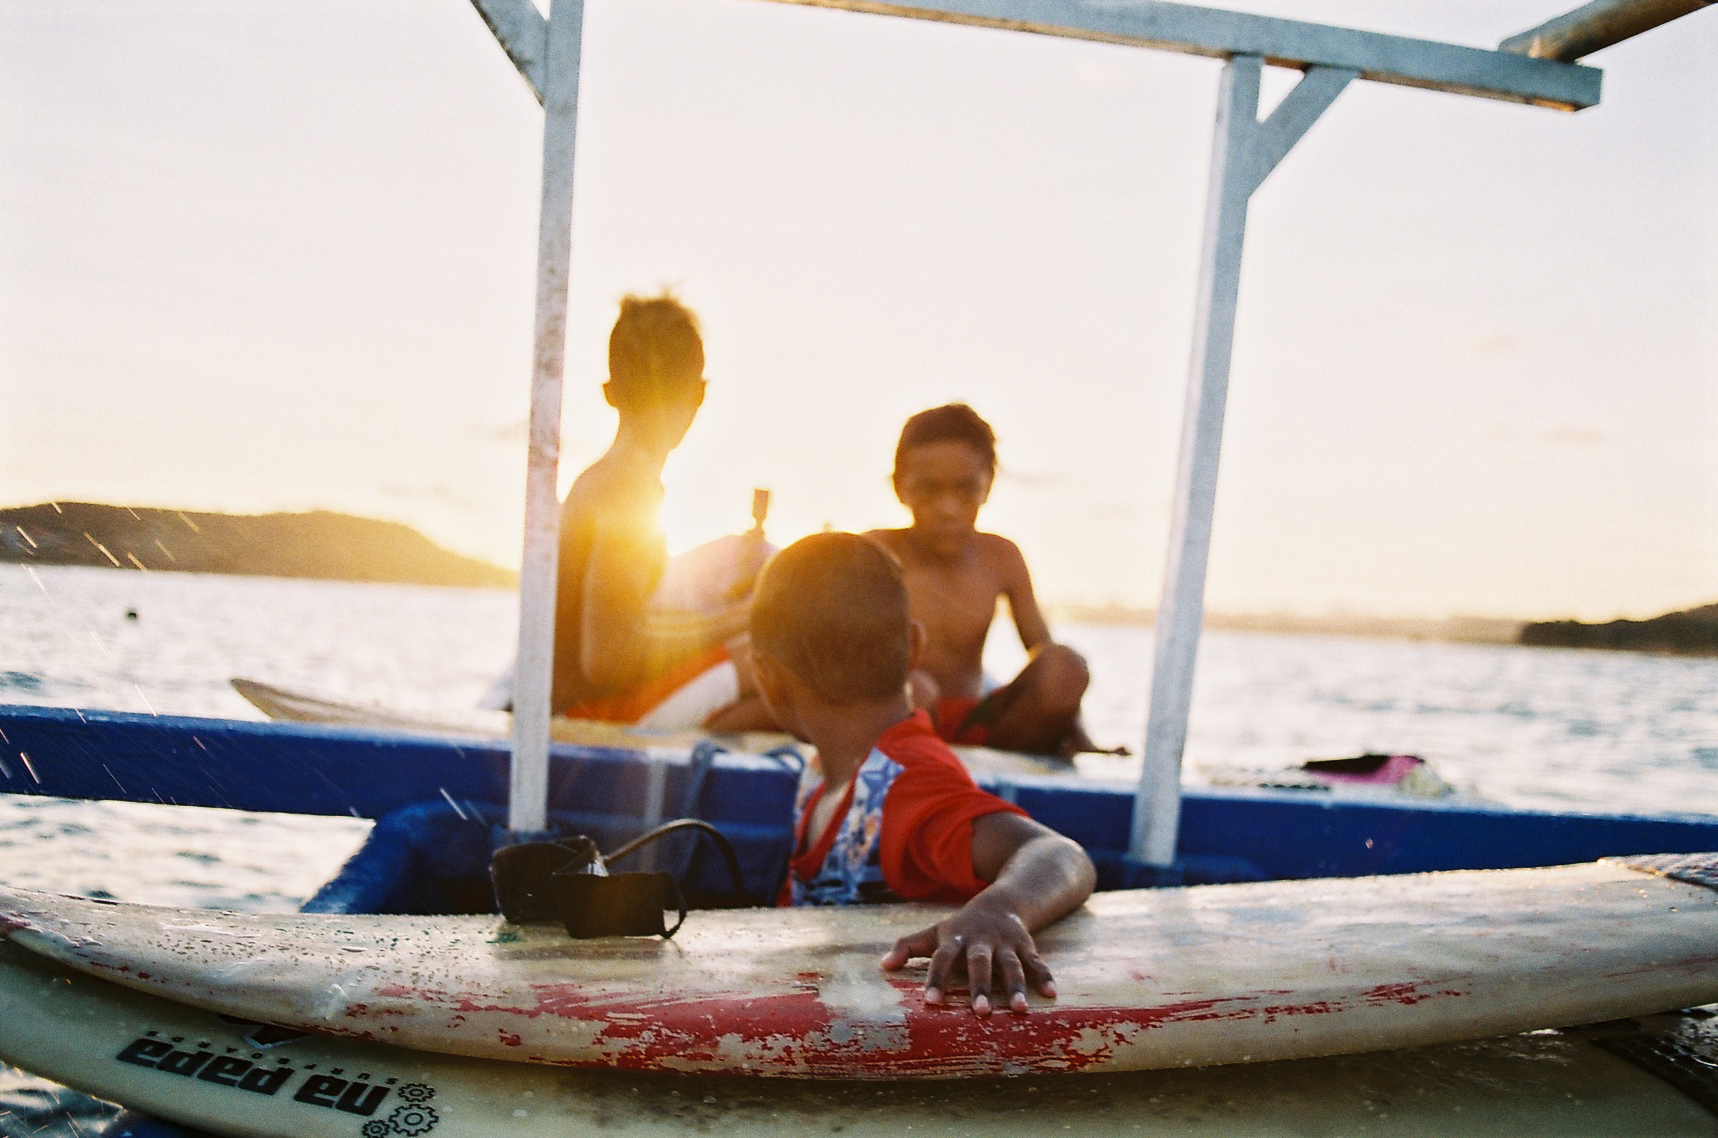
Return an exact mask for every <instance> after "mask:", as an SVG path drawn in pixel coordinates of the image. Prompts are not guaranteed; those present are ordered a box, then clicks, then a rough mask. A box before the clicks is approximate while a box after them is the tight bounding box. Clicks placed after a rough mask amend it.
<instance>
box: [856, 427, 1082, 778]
mask: <svg viewBox="0 0 1718 1138" xmlns="http://www.w3.org/2000/svg"><path fill="white" fill-rule="evenodd" d="M995 477H996V435H995V434H994V433H993V432H992V431H991V429H990V424H989V423H986V422H985V421H984V420H983V419H981V418H979V416H978V413H977V412H975V411H974V410H973V409H972V408H971V407H968V406H967V405H966V404H964V403H951V404H949V405H948V406H946V407H934V408H932V409H931V410H929V411H921V412H919V413H918V414H917V415H914V416H913V417H912V418H910V419H908V420H907V423H906V426H904V427H902V428H901V440H900V443H899V444H898V445H897V446H896V447H895V472H894V477H893V481H894V486H895V495H896V497H898V498H900V500H901V504H902V505H904V506H906V507H907V508H908V509H909V510H911V511H912V515H913V524H912V525H911V526H910V527H908V528H906V529H885V530H873V531H872V532H871V533H870V534H868V535H867V536H868V537H872V538H875V539H876V540H877V541H879V542H881V543H882V544H883V545H884V546H885V547H887V548H888V550H889V552H891V553H893V554H894V555H895V556H896V557H898V558H900V561H901V565H902V566H903V567H904V569H905V570H906V575H907V593H908V596H909V597H910V598H911V599H912V611H913V616H914V617H915V618H916V619H918V620H921V621H923V622H924V625H925V628H926V631H927V633H928V641H927V643H926V648H925V653H924V658H923V659H922V660H921V661H920V662H919V663H918V664H916V665H915V666H914V671H913V676H912V684H913V689H912V690H913V698H914V701H915V704H916V705H917V706H919V707H922V708H925V709H926V710H927V711H929V712H930V713H931V718H932V722H934V723H935V724H936V729H937V733H938V734H939V735H941V736H942V737H943V738H944V739H946V740H948V741H949V742H951V743H957V744H959V743H967V744H978V745H982V746H988V747H997V748H1000V749H1002V750H1005V751H1026V752H1031V753H1035V754H1061V755H1072V754H1073V753H1074V752H1076V751H1089V750H1093V749H1095V748H1094V747H1093V745H1092V741H1091V740H1090V739H1088V738H1087V737H1086V733H1085V730H1084V729H1083V728H1082V727H1081V726H1080V700H1081V698H1082V697H1083V696H1084V695H1085V691H1086V683H1087V680H1088V679H1089V676H1088V673H1087V670H1086V662H1085V660H1083V659H1082V658H1081V657H1080V655H1079V653H1077V652H1075V651H1074V650H1073V649H1072V648H1069V647H1068V646H1067V645H1065V644H1057V643H1055V642H1053V641H1052V640H1051V639H1050V628H1049V626H1048V625H1047V624H1046V623H1045V621H1044V616H1043V614H1042V613H1041V612H1040V611H1039V608H1038V600H1037V597H1036V596H1034V595H1033V592H1032V577H1031V575H1030V574H1029V573H1028V572H1027V571H1026V560H1025V558H1023V557H1021V555H1020V549H1019V547H1017V546H1016V545H1015V544H1014V543H1013V542H1012V541H1009V540H1008V539H1007V538H1005V537H1002V536H1001V535H999V534H994V533H985V532H983V531H981V530H979V528H978V512H979V510H980V509H981V508H982V507H983V506H984V503H985V502H986V501H987V500H988V499H989V497H990V485H991V482H992V481H994V479H995ZM1001 600H1006V601H1007V602H1008V608H1009V612H1010V614H1011V615H1012V616H1013V618H1014V627H1015V628H1016V629H1017V630H1018V631H1019V633H1020V643H1021V644H1022V645H1023V646H1024V647H1025V649H1026V652H1027V655H1028V659H1027V663H1026V667H1025V668H1023V669H1022V670H1021V672H1020V674H1019V675H1018V676H1015V677H1014V678H1013V679H1012V680H1010V681H1008V682H1007V683H1005V684H1003V685H1002V686H1001V687H998V688H996V689H995V690H994V691H986V690H985V681H984V670H983V660H984V642H985V638H986V637H987V636H988V635H989V633H990V624H991V621H992V619H993V618H994V617H995V616H996V605H997V602H998V601H1001Z"/></svg>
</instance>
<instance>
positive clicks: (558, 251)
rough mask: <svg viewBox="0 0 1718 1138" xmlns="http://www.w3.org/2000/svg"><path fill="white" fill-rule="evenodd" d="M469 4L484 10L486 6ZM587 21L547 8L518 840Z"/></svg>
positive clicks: (552, 551)
mask: <svg viewBox="0 0 1718 1138" xmlns="http://www.w3.org/2000/svg"><path fill="white" fill-rule="evenodd" d="M476 2H477V3H478V4H479V6H480V7H481V6H482V3H483V0H476ZM584 18H585V8H584V0H554V3H553V6H552V7H551V8H550V10H549V22H548V28H547V33H548V37H547V43H546V51H545V53H544V59H543V85H542V93H543V198H542V212H541V214H540V215H539V218H538V222H537V318H536V338H535V345H534V348H533V352H532V368H531V442H530V453H529V457H528V459H527V462H526V471H525V552H524V559H523V562H522V564H521V566H520V570H519V662H518V667H517V668H516V670H515V674H514V677H513V766H512V772H511V773H512V778H511V783H510V787H509V794H508V813H507V825H508V827H509V828H510V829H512V830H513V831H514V832H515V833H521V832H530V831H534V830H541V829H543V828H544V825H545V822H546V820H547V810H548V806H547V803H548V788H549V715H550V711H551V708H550V707H549V686H550V679H551V673H552V670H553V667H554V652H555V567H556V555H557V553H558V549H557V545H558V541H559V537H560V499H559V496H558V494H557V492H556V485H555V482H556V474H557V470H558V468H559V465H560V455H561V373H562V371H563V370H564V368H565V364H566V350H567V278H568V274H569V271H570V268H571V264H572V244H573V146H574V142H575V134H576V128H577V125H578V109H579V48H580V40H581V38H582V36H583V31H584ZM509 54H511V51H510V52H509ZM521 70H523V68H521ZM527 77H529V76H527Z"/></svg>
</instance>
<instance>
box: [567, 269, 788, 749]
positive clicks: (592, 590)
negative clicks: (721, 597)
mask: <svg viewBox="0 0 1718 1138" xmlns="http://www.w3.org/2000/svg"><path fill="white" fill-rule="evenodd" d="M608 357H609V381H608V382H607V383H606V384H604V385H603V395H604V397H605V398H606V399H607V400H608V403H609V406H611V407H613V408H614V409H615V410H616V411H617V412H618V413H619V415H620V425H619V427H618V428H617V429H616V432H615V438H614V442H613V443H612V444H611V445H610V446H609V448H608V451H607V452H606V453H605V454H604V455H603V456H602V457H601V458H599V459H598V460H597V461H596V462H595V463H593V464H592V465H591V466H590V468H589V469H587V470H586V471H585V472H584V473H583V474H581V475H579V477H578V480H577V481H576V482H574V483H573V486H572V489H571V490H569V491H568V493H567V499H566V502H565V503H564V504H563V505H562V509H561V542H560V565H559V573H558V579H557V589H556V600H555V667H554V681H553V689H552V695H551V699H552V703H551V706H552V707H553V708H554V709H555V711H556V712H558V713H561V714H571V715H574V716H579V717H582V718H588V719H603V720H610V721H614V722H622V723H635V722H638V721H639V719H640V718H642V717H644V716H646V715H648V714H650V713H651V712H652V711H653V710H654V709H656V708H657V707H659V706H660V705H662V704H663V703H664V701H665V700H667V698H668V697H669V696H671V695H674V694H675V693H676V692H677V691H681V690H682V689H685V688H686V685H688V684H689V683H691V682H692V681H693V680H697V679H699V678H700V677H707V676H709V675H711V674H712V673H713V671H714V670H715V669H724V668H725V669H727V672H729V673H731V672H733V665H732V664H731V663H728V662H727V661H728V655H729V653H728V647H727V645H728V643H729V642H731V641H732V642H735V643H736V645H737V644H738V643H742V642H741V641H736V638H740V637H742V636H743V634H744V632H745V627H746V616H747V607H746V603H745V600H744V599H743V598H742V599H740V600H739V601H737V602H736V603H735V604H734V605H732V606H731V608H729V609H727V610H726V611H714V612H710V613H706V614H700V615H699V616H698V617H697V618H695V619H689V618H688V617H687V616H686V615H685V614H674V615H673V616H672V618H666V617H665V616H664V614H662V613H659V612H655V611H653V610H652V607H651V598H652V595H653V594H654V592H655V590H656V588H657V585H658V584H659V582H660V581H661V579H662V574H663V571H664V569H665V567H666V566H667V563H668V551H667V545H666V543H665V540H664V538H663V534H662V528H661V521H660V514H661V509H662V468H663V465H664V463H665V462H666V461H667V459H668V455H669V454H670V453H671V452H672V451H673V450H674V448H675V447H677V446H679V445H680V442H681V440H682V439H684V438H685V437H686V432H687V430H688V429H689V428H690V427H691V425H692V420H693V417H694V416H696V415H697V413H698V408H699V407H700V406H702V404H703V402H704V341H703V338H702V336H701V335H700V333H699V330H698V320H697V317H696V316H694V315H693V314H692V312H691V311H690V310H688V309H687V308H686V307H685V306H683V305H682V304H680V303H679V302H678V301H677V300H675V299H674V298H673V297H672V296H667V295H664V296H659V297H653V298H650V299H645V298H642V297H636V296H629V297H626V298H625V299H624V300H622V301H621V305H620V317H619V319H617V320H616V321H615V324H614V330H613V332H612V333H610V335H609V344H608ZM766 553H767V549H766V547H765V546H764V545H763V541H762V535H761V533H760V534H759V537H758V550H757V562H758V564H759V565H761V564H762V561H763V558H764V556H765V554H766ZM753 569H754V571H755V569H756V566H754V567H753ZM716 674H717V677H718V679H719V680H720V682H718V683H716V684H714V685H712V686H713V687H714V688H715V689H716V694H715V695H713V696H708V697H706V702H707V703H711V704H714V706H715V707H716V708H718V709H719V708H721V707H722V706H723V705H724V704H726V705H729V708H730V710H734V709H737V708H738V707H739V705H740V704H741V703H744V702H745V701H743V700H741V697H740V691H739V680H738V676H737V674H735V675H732V676H728V675H726V674H725V673H716ZM736 701H737V702H736ZM752 702H753V703H756V700H755V697H753V699H752ZM757 706H758V707H760V708H761V704H758V705H757ZM709 710H710V708H709V707H704V708H702V709H699V710H698V711H696V712H695V714H694V717H693V718H694V722H692V723H687V724H681V723H672V724H671V723H661V724H656V725H658V726H664V727H670V726H696V725H697V723H696V720H698V719H702V718H704V716H705V712H707V711H709ZM722 714H723V713H722V712H721V711H720V710H717V711H716V713H715V715H714V716H712V717H711V718H713V719H720V718H721V716H722ZM744 725H745V724H742V726H744Z"/></svg>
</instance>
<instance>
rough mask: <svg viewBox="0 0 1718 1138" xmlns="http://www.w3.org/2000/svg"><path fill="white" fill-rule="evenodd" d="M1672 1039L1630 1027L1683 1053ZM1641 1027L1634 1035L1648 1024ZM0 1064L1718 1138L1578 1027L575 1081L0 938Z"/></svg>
mask: <svg viewBox="0 0 1718 1138" xmlns="http://www.w3.org/2000/svg"><path fill="white" fill-rule="evenodd" d="M1673 1024H1674V1026H1673V1027H1672V1029H1671V1032H1665V1033H1663V1034H1659V1035H1646V1034H1644V1033H1643V1034H1642V1036H1641V1038H1643V1039H1645V1040H1648V1041H1649V1042H1652V1043H1654V1044H1658V1045H1660V1046H1665V1045H1668V1046H1672V1047H1674V1046H1677V1040H1678V1036H1677V1035H1675V1034H1672V1032H1674V1030H1676V1027H1679V1026H1680V1024H1675V1021H1673ZM1643 1026H1644V1025H1643ZM0 1060H3V1061H5V1062H8V1063H12V1064H14V1065H16V1066H19V1067H22V1068H25V1069H27V1070H30V1071H32V1072H35V1073H37V1074H39V1075H42V1076H43V1077H46V1078H50V1079H54V1080H56V1081H58V1082H61V1083H64V1084H66V1085H68V1086H72V1087H75V1088H77V1089H80V1090H83V1091H85V1092H87V1093H89V1094H93V1095H96V1096H98V1097H100V1098H104V1099H107V1100H108V1101H111V1102H117V1103H121V1104H123V1105H125V1106H128V1107H130V1108H132V1109H134V1110H140V1111H144V1112H146V1113H148V1114H152V1115H155V1116H157V1117H160V1118H166V1119H170V1120H172V1121H176V1122H180V1123H183V1124H185V1125H188V1126H193V1127H196V1128H198V1129H199V1130H205V1131H209V1132H212V1133H215V1134H228V1135H245V1136H250V1138H397V1136H408V1138H496V1136H505V1138H567V1136H569V1135H599V1134H603V1135H607V1134H622V1135H628V1136H630V1138H707V1136H708V1135H710V1134H722V1133H737V1134H765V1133H767V1134H770V1135H773V1136H779V1138H829V1136H830V1135H840V1136H841V1138H902V1136H903V1135H910V1136H912V1138H970V1136H971V1135H973V1134H975V1133H981V1134H984V1135H987V1136H989V1138H1043V1136H1044V1135H1046V1134H1049V1135H1055V1134H1079V1135H1084V1136H1088V1138H1112V1136H1113V1138H1122V1136H1127V1138H1166V1136H1169V1135H1178V1136H1185V1138H1218V1136H1221V1138H1267V1136H1284V1138H1286V1136H1288V1135H1296V1136H1304V1135H1307V1134H1351V1135H1362V1134H1389V1135H1392V1136H1394V1138H1400V1136H1404V1135H1410V1136H1411V1135H1450V1134H1458V1133H1459V1134H1462V1135H1468V1136H1473V1138H1518V1136H1520V1135H1523V1134H1556V1135H1562V1136H1567V1138H1589V1136H1591V1138H1597V1136H1600V1135H1603V1136H1605V1138H1665V1136H1666V1135H1676V1136H1678V1138H1718V1116H1714V1115H1713V1114H1711V1113H1709V1112H1708V1111H1706V1110H1704V1109H1702V1107H1700V1106H1699V1105H1697V1104H1696V1102H1695V1101H1693V1100H1692V1099H1690V1098H1689V1097H1687V1096H1685V1095H1684V1094H1683V1093H1681V1092H1680V1091H1678V1090H1676V1089H1674V1088H1673V1087H1672V1086H1670V1085H1668V1084H1667V1083H1665V1082H1662V1081H1660V1080H1659V1079H1658V1078H1656V1077H1654V1076H1653V1075H1651V1074H1648V1073H1646V1072H1645V1071H1643V1070H1641V1069H1638V1068H1636V1067H1635V1066H1633V1065H1631V1064H1630V1063H1627V1062H1624V1061H1623V1060H1621V1059H1619V1058H1616V1057H1615V1056H1614V1055H1612V1054H1609V1053H1607V1052H1606V1051H1603V1050H1601V1049H1600V1048H1599V1047H1597V1046H1594V1044H1593V1043H1592V1042H1589V1041H1588V1040H1587V1039H1586V1038H1584V1037H1583V1036H1582V1035H1580V1034H1573V1035H1571V1034H1565V1033H1550V1032H1543V1033H1538V1034H1534V1035H1528V1036H1516V1037H1512V1038H1507V1039H1500V1040H1493V1041H1487V1042H1481V1043H1472V1044H1452V1045H1444V1046H1441V1047H1431V1048H1422V1049H1418V1050H1413V1051H1395V1052H1384V1053H1377V1054H1371V1055H1361V1056H1349V1057H1344V1058H1335V1059H1309V1060H1302V1061H1299V1062H1294V1063H1271V1064H1260V1065H1258V1066H1255V1067H1251V1068H1249V1069H1248V1070H1247V1072H1246V1075H1245V1078H1237V1076H1236V1072H1235V1071H1234V1070H1233V1069H1232V1068H1221V1067H1216V1068H1205V1069H1202V1070H1173V1071H1147V1072H1139V1073H1133V1074H1123V1075H1112V1076H1104V1077H1097V1078H1091V1079H1063V1078H1042V1077H1041V1078H1025V1079H1009V1080H1003V1081H991V1080H979V1081H972V1080H964V1081H955V1082H937V1083H931V1082H924V1081H918V1082H910V1083H835V1082H816V1083H807V1082H799V1081H794V1080H783V1079H775V1080H761V1079H721V1078H705V1077H683V1076H664V1075H656V1076H651V1075H640V1074H638V1073H635V1072H628V1071H568V1070H563V1069H557V1068H553V1067H541V1066H535V1065H532V1064H527V1063H499V1062H493V1061H487V1060H481V1059H463V1058H458V1057H454V1056H447V1055H434V1054H429V1053H425V1052H415V1051H406V1050H403V1049H400V1048H395V1047H387V1046H382V1045H378V1044H373V1043H364V1042H360V1041H356V1040H344V1039H335V1038H330V1037H328V1036H323V1035H315V1034H308V1035H307V1034H299V1033H294V1032H288V1031H282V1030H279V1029H274V1028H268V1027H264V1026H261V1025H257V1024H251V1023H246V1022H244V1021H242V1020H241V1021H235V1020H233V1019H223V1018H221V1017H220V1016H217V1015H214V1014H212V1013H209V1012H205V1011H201V1010H198V1009H195V1008H190V1007H187V1006H185V1005H183V1004H176V1003H173V1002H170V1001H167V1000H162V999H159V998H157V997H153V996H147V995H143V994H141V993H138V992H134V991H131V990H130V989H126V988H122V987H119V986H118V985H114V984H110V983H107V982H105V981H101V980H95V979H92V978H90V977H88V976H85V975H83V974H81V973H77V972H73V971H70V970H68V969H65V968H64V967H62V966H60V965H57V964H54V963H52V962H51V961H48V960H46V959H44V958H42V957H39V956H37V955H35V954H33V953H28V952H24V951H22V950H21V949H18V948H16V947H13V946H8V945H0Z"/></svg>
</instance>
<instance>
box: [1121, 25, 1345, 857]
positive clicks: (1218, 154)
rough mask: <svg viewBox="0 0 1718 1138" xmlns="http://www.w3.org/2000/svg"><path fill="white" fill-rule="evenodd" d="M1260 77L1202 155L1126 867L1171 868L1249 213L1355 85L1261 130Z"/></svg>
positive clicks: (1254, 60)
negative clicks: (1266, 184) (1205, 176)
mask: <svg viewBox="0 0 1718 1138" xmlns="http://www.w3.org/2000/svg"><path fill="white" fill-rule="evenodd" d="M1263 70H1264V61H1263V60H1262V59H1261V58H1260V57H1258V56H1256V55H1238V56H1236V57H1234V58H1233V59H1231V60H1229V62H1228V64H1227V65H1226V66H1225V67H1224V68H1223V79H1222V87H1221V89H1220V91H1219V97H1218V101H1217V135H1216V140H1215V142H1214V143H1213V145H1212V148H1211V181H1210V188H1209V190H1208V191H1207V198H1206V206H1205V239H1204V247H1203V249H1202V252H1201V255H1200V263H1199V303H1198V309H1197V311H1196V313H1195V317H1194V333H1193V355H1192V360H1191V363H1190V365H1189V367H1188V374H1187V402H1186V406H1185V408H1184V410H1183V411H1182V421H1181V451H1180V459H1179V462H1178V464H1177V469H1176V480H1175V481H1176V484H1175V514H1174V519H1173V522H1172V524H1171V527H1170V535H1169V553H1168V559H1167V564H1166V566H1165V569H1164V578H1163V598H1162V600H1161V601H1160V602H1159V604H1158V607H1157V622H1156V629H1155V637H1154V639H1155V651H1154V658H1153V661H1152V675H1151V701H1150V710H1149V712H1148V715H1147V719H1146V733H1145V753H1144V765H1143V768H1142V769H1141V771H1140V777H1139V789H1138V791H1137V792H1136V794H1135V796H1134V807H1133V835H1132V840H1131V841H1130V843H1129V847H1128V852H1129V855H1130V856H1131V857H1133V858H1134V859H1135V860H1138V861H1141V862H1144V863H1146V864H1148V865H1156V866H1167V865H1170V864H1171V863H1173V862H1174V860H1175V845H1176V839H1177V837H1178V833H1179V830H1180V825H1181V755H1182V752H1183V750H1184V749H1185V748H1186V744H1187V719H1188V714H1189V711H1190V709H1191V707H1192V702H1193V665H1194V661H1195V658H1196V657H1197V656H1198V653H1199V632H1200V628H1201V626H1202V625H1203V623H1204V616H1205V568H1206V563H1207V561H1208V560H1209V555H1210V550H1211V517H1212V514H1213V512H1214V511H1215V508H1216V501H1217V459H1218V455H1219V452H1220V450H1221V448H1222V440H1223V412H1224V407H1225V403H1226V402H1227V399H1228V391H1229V359H1230V352H1231V348H1232V347H1233V345H1234V340H1235V309H1236V304H1237V301H1238V299H1239V295H1240V288H1241V248H1242V244H1243V241H1244V238H1245V236H1246V231H1247V205H1248V201H1249V199H1250V198H1251V196H1252V193H1253V191H1254V190H1255V189H1257V188H1258V186H1259V185H1260V183H1262V182H1263V181H1264V180H1265V178H1266V177H1268V176H1269V175H1270V172H1271V171H1272V170H1273V169H1275V168H1276V165H1277V163H1278V162H1280V161H1282V159H1283V157H1284V156H1285V155H1286V154H1287V153H1288V152H1289V150H1291V149H1292V148H1293V147H1294V144H1295V143H1296V142H1298V141H1299V140H1300V138H1301V137H1302V136H1303V135H1304V134H1305V133H1306V132H1307V129H1308V128H1309V127H1311V126H1312V124H1313V123H1314V122H1315V121H1317V119H1318V116H1319V115H1320V114H1322V113H1323V112H1324V110H1325V108H1327V107H1329V106H1330V104H1331V102H1332V101H1333V100H1334V99H1335V98H1336V96H1337V95H1339V94H1341V93H1342V91H1343V89H1344V88H1345V87H1347V86H1348V84H1349V83H1351V82H1352V81H1353V80H1354V79H1355V78H1356V76H1357V73H1356V72H1355V71H1353V70H1345V69H1336V68H1314V69H1312V70H1311V71H1309V72H1307V74H1306V76H1305V77H1304V78H1302V79H1301V81H1300V83H1299V85H1298V86H1296V87H1295V89H1294V90H1293V91H1291V92H1289V95H1288V97H1287V98H1285V99H1284V100H1283V101H1282V103H1281V104H1279V105H1278V107H1277V109H1276V110H1275V111H1274V112H1273V113H1272V114H1271V116H1270V118H1269V119H1267V120H1266V121H1265V122H1263V123H1261V122H1259V120H1258V109H1259V81H1260V76H1261V74H1262V72H1263Z"/></svg>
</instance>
